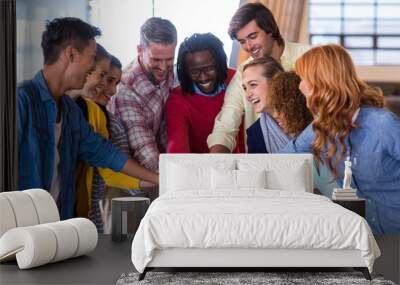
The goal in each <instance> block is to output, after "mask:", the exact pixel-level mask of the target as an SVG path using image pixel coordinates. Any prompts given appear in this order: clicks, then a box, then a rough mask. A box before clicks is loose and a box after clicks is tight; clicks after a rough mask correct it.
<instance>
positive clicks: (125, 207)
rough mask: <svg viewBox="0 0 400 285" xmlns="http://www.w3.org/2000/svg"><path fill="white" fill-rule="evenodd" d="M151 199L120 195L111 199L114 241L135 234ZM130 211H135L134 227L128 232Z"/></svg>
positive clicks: (122, 239)
mask: <svg viewBox="0 0 400 285" xmlns="http://www.w3.org/2000/svg"><path fill="white" fill-rule="evenodd" d="M149 205H150V199H149V198H145V197H119V198H113V199H112V201H111V216H112V235H111V238H112V240H113V241H124V240H125V239H126V237H127V235H128V234H133V235H134V234H135V233H136V231H137V229H138V227H139V224H140V221H141V220H142V218H143V217H144V214H145V213H146V211H147V208H148V207H149ZM128 212H133V217H134V218H133V225H132V226H133V229H132V232H129V233H128V225H127V223H128ZM130 222H131V221H130Z"/></svg>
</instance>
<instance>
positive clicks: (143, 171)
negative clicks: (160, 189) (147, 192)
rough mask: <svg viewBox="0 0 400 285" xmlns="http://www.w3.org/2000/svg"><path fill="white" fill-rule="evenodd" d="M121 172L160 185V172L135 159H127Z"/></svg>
mask: <svg viewBox="0 0 400 285" xmlns="http://www.w3.org/2000/svg"><path fill="white" fill-rule="evenodd" d="M121 172H122V173H125V174H127V175H129V176H132V177H136V178H138V179H140V180H145V181H148V182H150V183H153V184H156V185H158V173H156V172H153V171H151V170H148V169H147V168H145V167H143V166H141V165H140V164H139V163H137V162H136V161H134V160H133V159H128V160H127V161H126V163H125V164H124V166H123V168H122V170H121Z"/></svg>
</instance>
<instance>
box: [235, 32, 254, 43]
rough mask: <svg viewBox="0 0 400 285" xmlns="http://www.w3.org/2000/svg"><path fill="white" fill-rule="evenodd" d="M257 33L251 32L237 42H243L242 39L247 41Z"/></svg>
mask: <svg viewBox="0 0 400 285" xmlns="http://www.w3.org/2000/svg"><path fill="white" fill-rule="evenodd" d="M257 33H258V32H257V31H256V32H252V33H250V34H248V35H247V36H245V37H244V38H241V39H239V38H238V39H237V40H238V41H242V40H244V39H248V38H250V37H251V36H253V35H256V34H257Z"/></svg>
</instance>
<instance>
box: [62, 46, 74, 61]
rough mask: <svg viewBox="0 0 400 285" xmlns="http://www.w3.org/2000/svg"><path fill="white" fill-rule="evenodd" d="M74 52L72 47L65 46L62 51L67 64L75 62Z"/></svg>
mask: <svg viewBox="0 0 400 285" xmlns="http://www.w3.org/2000/svg"><path fill="white" fill-rule="evenodd" d="M76 52H77V50H76V48H74V47H73V46H72V45H67V47H66V48H65V49H64V54H65V57H66V59H67V61H68V62H69V63H71V62H73V61H74V60H75V58H76Z"/></svg>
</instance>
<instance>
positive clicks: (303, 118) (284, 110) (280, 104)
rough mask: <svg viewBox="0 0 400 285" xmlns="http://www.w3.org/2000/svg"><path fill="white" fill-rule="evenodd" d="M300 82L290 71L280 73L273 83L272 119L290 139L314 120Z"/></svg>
mask: <svg viewBox="0 0 400 285" xmlns="http://www.w3.org/2000/svg"><path fill="white" fill-rule="evenodd" d="M300 80H301V79H300V77H299V76H298V75H297V74H296V73H295V72H293V71H288V72H281V73H278V74H277V75H275V77H274V78H273V79H272V81H271V90H270V92H269V100H270V104H271V108H272V117H273V118H274V119H275V121H276V122H277V123H278V125H279V126H280V127H281V129H282V130H283V132H284V133H285V134H287V135H288V136H289V137H295V136H297V135H298V134H300V133H301V132H302V131H303V130H304V129H305V128H306V127H307V126H308V125H309V124H310V123H311V122H312V120H313V117H312V115H311V113H310V111H309V110H308V108H307V105H306V99H305V98H304V95H303V94H302V93H301V91H300V90H299V88H298V87H299V84H300Z"/></svg>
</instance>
